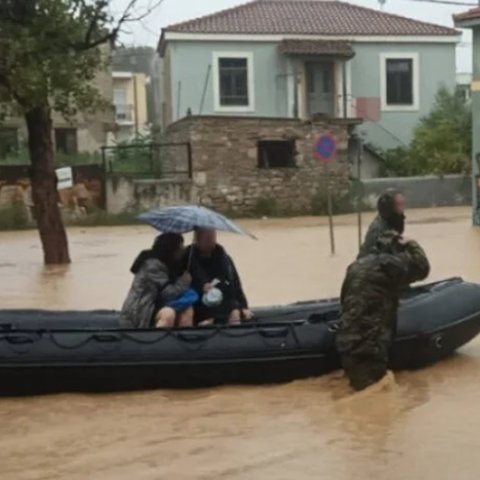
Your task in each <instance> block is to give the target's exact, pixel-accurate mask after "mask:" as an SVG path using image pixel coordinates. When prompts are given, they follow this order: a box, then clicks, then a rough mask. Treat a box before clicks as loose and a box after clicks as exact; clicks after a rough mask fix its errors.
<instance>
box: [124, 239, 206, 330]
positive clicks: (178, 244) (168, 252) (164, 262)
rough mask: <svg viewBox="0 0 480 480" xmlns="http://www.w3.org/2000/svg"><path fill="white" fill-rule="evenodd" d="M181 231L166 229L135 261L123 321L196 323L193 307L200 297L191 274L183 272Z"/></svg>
mask: <svg viewBox="0 0 480 480" xmlns="http://www.w3.org/2000/svg"><path fill="white" fill-rule="evenodd" d="M184 252H185V249H184V241H183V237H182V236H181V235H177V234H175V233H164V234H162V235H160V236H158V237H157V238H156V240H155V242H154V244H153V246H152V248H151V249H150V250H144V251H143V252H141V253H140V254H139V255H138V257H137V258H136V260H135V261H134V262H133V265H132V268H131V272H132V273H133V274H134V275H135V278H134V279H133V283H132V286H131V288H130V291H129V292H128V296H127V298H126V300H125V303H124V304H123V308H122V312H121V314H120V321H121V323H122V324H123V325H124V326H127V327H134V328H149V327H152V326H156V327H157V328H171V327H174V326H181V327H189V326H192V325H193V307H192V305H193V304H194V303H195V302H197V301H198V295H197V293H196V292H195V290H193V289H191V288H190V284H191V282H192V277H191V275H190V274H189V273H188V272H184V273H180V272H181V267H182V264H183V258H184Z"/></svg>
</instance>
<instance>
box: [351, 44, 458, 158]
mask: <svg viewBox="0 0 480 480" xmlns="http://www.w3.org/2000/svg"><path fill="white" fill-rule="evenodd" d="M355 52H356V55H355V57H354V58H353V59H352V60H351V66H350V68H351V75H352V96H353V100H352V101H353V103H354V104H355V99H356V98H358V97H379V96H380V89H381V59H380V55H381V54H382V53H387V54H388V53H392V52H394V53H399V52H405V53H414V52H418V55H419V61H418V67H419V109H418V110H417V111H396V112H394V111H388V112H387V111H383V112H380V121H379V122H371V121H370V122H369V121H368V120H367V119H364V124H363V125H362V127H361V129H362V131H363V132H364V133H365V136H366V141H368V142H369V143H371V144H373V145H375V146H377V147H380V148H382V149H388V148H394V147H398V146H402V145H407V144H408V143H409V142H410V140H411V138H412V133H413V129H414V128H415V126H416V125H417V123H418V121H419V120H420V118H421V117H422V116H424V115H426V114H428V112H429V111H430V109H431V107H432V105H433V102H434V98H435V94H436V93H437V91H438V89H439V88H440V87H441V86H442V85H444V86H446V87H448V88H450V89H452V90H453V89H454V88H455V45H454V44H453V43H452V44H427V43H425V44H418V43H417V44H407V43H405V44H400V43H399V44H387V43H384V44H381V43H372V44H370V43H356V44H355Z"/></svg>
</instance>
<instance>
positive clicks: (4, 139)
mask: <svg viewBox="0 0 480 480" xmlns="http://www.w3.org/2000/svg"><path fill="white" fill-rule="evenodd" d="M16 150H18V131H17V129H16V128H10V127H0V158H2V157H6V156H7V155H9V154H10V153H13V152H15V151H16Z"/></svg>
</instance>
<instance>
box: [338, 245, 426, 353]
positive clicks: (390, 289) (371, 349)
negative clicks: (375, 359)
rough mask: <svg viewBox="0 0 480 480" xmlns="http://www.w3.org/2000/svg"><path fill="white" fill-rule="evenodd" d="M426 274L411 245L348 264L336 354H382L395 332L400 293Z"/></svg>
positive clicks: (419, 252) (420, 255)
mask: <svg viewBox="0 0 480 480" xmlns="http://www.w3.org/2000/svg"><path fill="white" fill-rule="evenodd" d="M429 271H430V265H429V262H428V259H427V257H426V255H425V252H424V251H423V249H422V248H421V247H420V245H419V244H418V243H416V242H414V241H410V242H409V243H408V244H407V245H406V246H405V247H404V248H403V249H402V251H401V252H399V253H378V254H375V253H372V254H369V255H366V256H365V257H363V258H361V259H359V260H356V261H355V262H354V263H352V264H351V265H350V266H349V268H348V270H347V275H346V277H345V280H344V282H343V285H342V291H341V308H342V316H341V320H340V325H339V330H338V333H337V348H338V350H339V352H340V353H348V354H352V355H373V356H374V355H375V354H376V353H378V352H380V351H382V349H383V348H384V347H385V345H386V344H388V343H389V341H390V340H391V337H392V335H393V334H394V333H395V330H396V323H397V309H398V303H399V296H400V291H401V290H402V289H404V288H406V287H407V286H408V285H409V284H410V283H413V282H416V281H419V280H422V279H424V278H426V277H427V276H428V273H429Z"/></svg>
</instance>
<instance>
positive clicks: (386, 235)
mask: <svg viewBox="0 0 480 480" xmlns="http://www.w3.org/2000/svg"><path fill="white" fill-rule="evenodd" d="M401 238H402V237H401V235H400V234H399V233H398V232H397V231H396V230H393V229H390V230H385V231H384V232H383V233H382V234H381V235H380V236H379V237H378V240H377V243H376V245H375V250H374V252H375V253H377V254H380V253H389V254H396V253H399V252H401V251H402V250H403V247H402V245H401V244H400V240H401Z"/></svg>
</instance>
